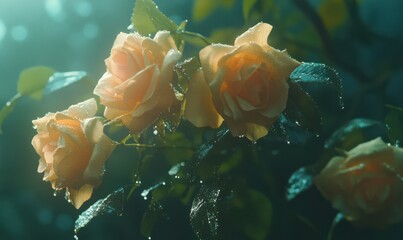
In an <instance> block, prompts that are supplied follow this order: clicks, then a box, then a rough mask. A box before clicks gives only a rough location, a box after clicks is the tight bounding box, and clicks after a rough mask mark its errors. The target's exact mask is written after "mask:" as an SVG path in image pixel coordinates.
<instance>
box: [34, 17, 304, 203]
mask: <svg viewBox="0 0 403 240" xmlns="http://www.w3.org/2000/svg"><path fill="white" fill-rule="evenodd" d="M271 29H272V26H271V25H269V24H266V23H259V24H257V25H255V26H254V27H252V28H250V29H249V30H248V31H246V32H245V33H244V34H242V35H241V36H239V37H238V38H237V39H236V40H235V44H234V46H229V45H223V44H212V45H209V46H207V47H205V48H203V49H202V50H201V51H200V54H199V58H200V62H201V68H200V69H198V70H197V71H196V73H194V74H193V77H192V79H190V82H189V88H188V91H187V92H186V94H185V96H184V99H185V101H186V108H185V110H184V113H183V117H184V118H186V119H187V120H189V121H190V122H191V123H193V124H194V125H195V126H197V127H207V126H209V127H212V128H218V127H219V126H220V125H221V124H222V122H223V121H224V120H225V121H226V123H227V125H228V127H229V129H230V130H231V132H232V134H233V135H234V136H246V137H247V138H249V139H250V140H252V141H256V140H257V139H259V138H261V137H263V136H265V135H266V134H267V133H268V129H269V128H270V126H271V125H272V124H273V122H274V121H276V119H277V118H278V116H279V115H280V114H281V112H282V111H283V110H284V108H285V106H286V102H287V97H288V96H287V95H288V84H287V80H288V77H289V75H290V74H291V72H292V71H293V70H294V69H295V68H296V67H297V66H298V65H299V64H300V63H299V62H298V61H296V60H294V59H292V58H291V57H289V55H288V54H287V53H286V52H285V51H279V50H277V49H274V48H272V47H270V46H269V45H268V44H267V37H268V35H269V33H270V31H271ZM181 56H182V54H181V52H180V51H178V48H177V46H176V44H175V41H174V38H173V37H172V35H171V34H170V32H168V31H159V32H157V33H156V34H155V36H154V38H153V39H151V38H149V37H145V36H141V35H139V34H138V33H130V34H127V33H120V34H119V35H118V36H117V38H116V40H115V42H114V44H113V47H112V50H111V55H110V57H109V58H107V59H106V61H105V62H106V66H107V71H106V73H105V74H104V75H103V76H102V77H101V79H100V80H99V82H98V84H97V86H96V87H95V89H94V94H96V95H98V96H99V97H100V102H101V104H103V105H105V111H104V116H105V118H106V119H108V120H111V121H121V122H122V123H123V125H124V126H126V127H127V128H128V129H129V131H130V132H131V133H134V134H138V133H141V132H142V131H143V130H144V129H145V128H147V127H148V126H150V125H151V124H152V123H154V122H155V121H156V120H157V119H158V118H159V117H160V116H161V114H163V113H166V112H169V111H170V108H171V107H172V106H174V105H175V104H176V103H177V102H178V101H181V100H182V99H183V97H180V98H179V97H178V96H177V94H176V93H175V91H174V89H173V87H172V79H173V77H174V67H175V65H176V64H177V63H178V61H179V60H180V58H181ZM96 111H97V103H96V101H95V100H94V99H90V100H87V101H84V102H82V103H79V104H77V105H73V106H71V107H69V108H68V109H67V110H65V111H62V112H57V113H48V114H47V115H46V116H45V117H43V118H40V119H37V120H34V121H33V124H34V126H36V129H37V131H38V134H37V135H36V136H35V137H34V138H33V140H32V144H33V146H34V148H35V150H36V152H37V153H38V154H39V155H40V156H41V158H40V161H39V167H38V171H39V172H44V173H45V176H44V180H45V181H50V182H51V183H52V187H53V188H54V189H56V190H60V189H64V188H66V195H67V198H68V199H69V200H70V201H71V203H72V204H73V205H74V206H75V207H76V208H79V207H80V206H81V205H82V204H83V202H84V201H86V200H88V199H89V198H90V196H91V194H92V191H93V188H94V186H97V185H99V184H100V181H101V175H102V173H103V166H104V162H105V160H106V159H107V158H108V157H109V155H110V154H111V152H112V151H113V149H114V148H115V146H116V143H115V142H114V141H112V140H111V139H110V138H108V137H107V136H106V135H105V134H104V133H103V126H104V125H103V123H102V119H101V118H99V117H96V116H95V114H96Z"/></svg>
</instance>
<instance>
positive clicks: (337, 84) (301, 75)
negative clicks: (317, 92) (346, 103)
mask: <svg viewBox="0 0 403 240" xmlns="http://www.w3.org/2000/svg"><path fill="white" fill-rule="evenodd" d="M290 79H291V81H292V82H296V83H304V84H324V85H325V86H329V87H331V88H333V89H334V90H335V91H336V93H337V96H338V97H339V99H338V101H339V105H340V107H341V108H343V98H342V84H341V78H340V76H339V74H338V73H337V72H336V71H335V70H334V69H333V68H330V67H328V66H326V65H325V64H322V63H303V64H301V65H300V66H299V67H297V68H296V69H295V70H294V71H293V72H292V73H291V75H290Z"/></svg>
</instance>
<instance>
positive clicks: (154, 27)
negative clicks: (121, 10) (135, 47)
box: [132, 0, 178, 36]
mask: <svg viewBox="0 0 403 240" xmlns="http://www.w3.org/2000/svg"><path fill="white" fill-rule="evenodd" d="M132 24H133V26H134V27H135V29H136V31H138V32H139V33H140V34H142V35H144V36H147V35H149V34H154V33H156V32H158V31H160V30H167V31H170V32H175V31H176V30H177V29H178V25H176V24H175V23H174V22H173V21H172V20H171V19H169V18H168V17H167V16H166V15H165V14H163V13H162V12H161V11H160V10H159V9H158V7H157V5H156V4H155V3H154V2H153V1H152V0H137V1H136V3H135V6H134V9H133V15H132Z"/></svg>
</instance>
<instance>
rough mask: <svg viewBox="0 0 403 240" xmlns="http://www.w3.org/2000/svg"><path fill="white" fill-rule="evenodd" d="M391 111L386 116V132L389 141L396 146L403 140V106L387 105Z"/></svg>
mask: <svg viewBox="0 0 403 240" xmlns="http://www.w3.org/2000/svg"><path fill="white" fill-rule="evenodd" d="M386 107H387V108H388V110H389V112H388V113H387V114H386V117H385V124H386V134H387V136H388V138H389V141H390V142H391V143H392V144H393V145H396V146H399V145H400V144H401V143H402V142H403V108H400V107H397V106H392V105H386Z"/></svg>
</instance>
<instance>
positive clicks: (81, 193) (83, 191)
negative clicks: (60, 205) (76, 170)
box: [66, 184, 94, 209]
mask: <svg viewBox="0 0 403 240" xmlns="http://www.w3.org/2000/svg"><path fill="white" fill-rule="evenodd" d="M93 189H94V188H93V186H91V185H89V184H85V185H83V186H82V187H81V188H80V189H78V190H76V189H73V188H67V189H66V198H67V199H68V200H69V201H70V202H71V204H73V206H74V207H75V208H76V209H79V208H80V207H81V206H82V205H83V203H84V202H85V201H87V200H88V199H90V197H91V195H92V191H93Z"/></svg>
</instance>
